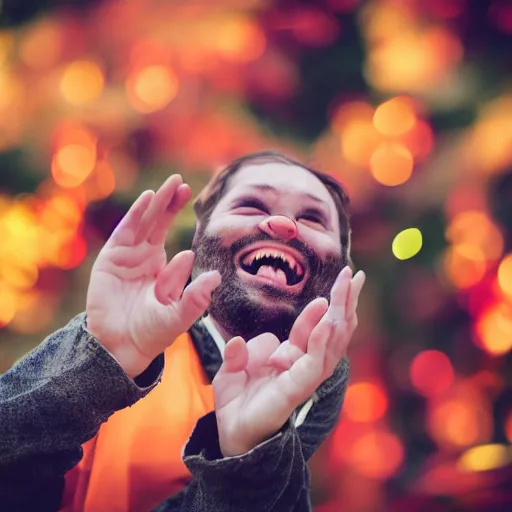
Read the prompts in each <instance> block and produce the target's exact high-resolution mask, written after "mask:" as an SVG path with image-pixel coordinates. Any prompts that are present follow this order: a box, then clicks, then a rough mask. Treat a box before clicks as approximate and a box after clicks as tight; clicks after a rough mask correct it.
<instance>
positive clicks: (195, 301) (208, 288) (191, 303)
mask: <svg viewBox="0 0 512 512" xmlns="http://www.w3.org/2000/svg"><path fill="white" fill-rule="evenodd" d="M220 282H221V276H220V273H219V272H218V271H217V270H212V271H210V272H205V273H204V274H201V275H200V276H199V277H198V278H197V279H194V281H192V282H191V283H190V284H189V285H188V286H187V287H186V288H185V291H184V292H183V295H182V296H181V299H180V300H179V301H178V305H177V306H176V315H177V317H178V318H179V319H180V321H181V325H182V329H183V330H184V331H186V330H188V329H189V328H190V326H191V325H192V324H193V323H194V322H195V321H196V320H197V319H198V318H199V317H200V316H202V315H203V314H204V313H205V311H206V310H207V309H208V307H209V306H210V303H211V301H212V293H213V290H215V288H217V286H219V284H220Z"/></svg>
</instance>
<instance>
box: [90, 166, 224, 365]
mask: <svg viewBox="0 0 512 512" xmlns="http://www.w3.org/2000/svg"><path fill="white" fill-rule="evenodd" d="M189 198H190V189H189V188H188V186H186V185H183V184H182V182H181V178H180V177H179V176H178V177H176V176H174V177H172V178H170V179H169V180H168V181H167V182H166V183H165V184H164V185H163V186H162V187H161V189H160V190H159V191H158V192H157V193H156V194H153V193H151V192H147V193H144V194H142V195H141V196H140V197H139V199H138V200H137V201H136V203H135V204H134V205H133V206H132V208H131V209H130V211H129V212H128V214H127V215H126V216H125V218H124V219H123V220H122V221H121V223H120V224H119V226H118V227H117V228H116V230H115V231H114V233H113V234H112V236H111V237H110V239H109V240H108V242H107V243H106V245H105V247H104V248H103V249H102V251H101V252H100V254H99V256H98V258H97V260H96V262H95V264H94V266H93V269H92V273H91V280H90V285H89V290H88V294H87V322H88V327H89V329H90V330H91V331H92V332H93V334H95V336H96V337H97V338H98V339H99V340H100V341H102V342H103V344H104V345H105V346H106V347H107V348H108V349H109V350H110V351H111V352H112V353H113V354H114V355H116V357H117V358H118V360H119V359H120V362H121V364H122V365H123V363H124V365H125V366H127V367H129V368H130V370H131V373H134V374H137V373H139V372H140V371H142V370H143V369H144V368H145V367H146V366H147V365H148V364H149V363H150V362H151V360H152V358H153V357H155V356H156V355H157V354H159V353H161V352H162V351H163V350H164V349H165V348H166V347H167V346H168V345H170V344H171V343H172V341H173V339H174V338H175V337H176V336H178V335H179V334H181V333H182V332H184V331H186V330H187V329H188V328H189V327H190V325H191V324H192V322H193V321H195V319H196V318H197V317H198V316H200V315H201V314H202V313H203V312H204V310H205V309H206V308H207V307H208V304H209V299H210V297H209V295H210V293H211V291H212V290H213V288H214V287H215V286H216V285H218V283H219V276H218V275H213V274H212V273H211V274H210V275H203V276H200V277H199V278H198V280H197V281H198V282H199V286H198V284H197V282H195V283H194V284H193V285H191V286H189V287H187V289H186V290H185V292H184V291H183V290H184V287H185V284H186V281H187V280H188V277H189V276H190V273H191V270H192V266H193V260H194V255H193V253H192V252H191V251H185V252H182V253H179V254H178V255H176V256H175V257H174V258H173V259H172V261H171V262H170V263H167V256H166V253H165V249H164V241H165V237H166V232H167V229H168V225H169V223H170V222H171V221H172V220H173V218H174V216H175V215H176V213H177V212H178V211H179V210H180V209H181V208H182V207H183V205H184V204H185V203H186V202H187V201H188V199H189ZM201 284H202V285H203V287H202V288H201V287H200V285H201ZM203 307H204V309H203ZM125 366H123V367H125ZM125 369H126V368H125Z"/></svg>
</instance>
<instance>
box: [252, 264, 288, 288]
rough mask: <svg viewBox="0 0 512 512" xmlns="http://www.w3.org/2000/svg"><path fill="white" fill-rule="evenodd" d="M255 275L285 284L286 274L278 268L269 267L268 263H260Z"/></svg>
mask: <svg viewBox="0 0 512 512" xmlns="http://www.w3.org/2000/svg"><path fill="white" fill-rule="evenodd" d="M256 275H257V276H262V277H267V278H268V279H272V280H273V281H279V282H280V283H283V284H287V282H286V274H285V273H284V272H283V271H282V270H281V269H280V268H278V269H275V268H274V267H269V266H268V265H262V266H261V267H260V268H259V269H258V272H257V273H256Z"/></svg>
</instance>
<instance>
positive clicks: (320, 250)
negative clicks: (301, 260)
mask: <svg viewBox="0 0 512 512" xmlns="http://www.w3.org/2000/svg"><path fill="white" fill-rule="evenodd" d="M299 236H300V237H301V238H302V240H303V241H304V242H305V243H306V244H308V245H309V247H311V249H313V250H314V251H315V252H316V253H317V254H318V255H319V256H320V257H322V258H325V257H327V256H330V255H336V256H340V255H341V245H340V239H339V238H335V237H334V236H332V235H331V234H326V233H322V232H320V231H314V230H311V229H310V230H307V232H306V230H304V231H303V232H302V233H301V232H300V230H299Z"/></svg>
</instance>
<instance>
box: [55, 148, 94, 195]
mask: <svg viewBox="0 0 512 512" xmlns="http://www.w3.org/2000/svg"><path fill="white" fill-rule="evenodd" d="M95 165H96V148H92V147H90V146H82V145H79V144H69V145H67V146H64V147H63V148H61V149H59V150H58V151H57V153H56V154H55V156H54V158H53V161H52V175H53V179H54V180H55V183H57V185H59V186H61V187H63V188H72V187H76V186H78V185H80V184H81V183H83V182H84V181H85V180H86V179H87V177H88V176H89V175H90V174H91V173H92V171H93V170H94V167H95Z"/></svg>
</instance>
